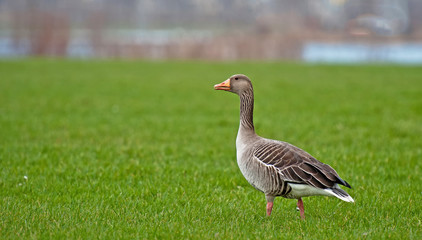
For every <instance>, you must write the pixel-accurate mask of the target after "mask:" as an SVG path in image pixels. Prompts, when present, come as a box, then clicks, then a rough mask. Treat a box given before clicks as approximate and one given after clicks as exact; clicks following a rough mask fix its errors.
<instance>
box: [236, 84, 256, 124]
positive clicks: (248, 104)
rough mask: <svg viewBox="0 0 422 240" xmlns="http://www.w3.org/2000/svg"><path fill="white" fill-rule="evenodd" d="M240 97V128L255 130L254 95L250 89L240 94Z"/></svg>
mask: <svg viewBox="0 0 422 240" xmlns="http://www.w3.org/2000/svg"><path fill="white" fill-rule="evenodd" d="M239 97H240V127H239V128H240V130H242V129H243V130H244V131H252V132H255V128H254V124H253V108H254V95H253V90H252V89H248V90H246V91H244V92H242V93H240V94H239Z"/></svg>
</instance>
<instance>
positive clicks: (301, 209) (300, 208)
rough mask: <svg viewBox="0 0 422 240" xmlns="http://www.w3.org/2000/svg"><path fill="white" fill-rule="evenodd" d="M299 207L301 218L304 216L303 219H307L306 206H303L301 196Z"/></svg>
mask: <svg viewBox="0 0 422 240" xmlns="http://www.w3.org/2000/svg"><path fill="white" fill-rule="evenodd" d="M297 207H298V208H299V211H300V218H302V219H303V220H305V208H304V207H303V201H302V198H299V199H298V200H297Z"/></svg>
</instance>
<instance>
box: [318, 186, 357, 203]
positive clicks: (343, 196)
mask: <svg viewBox="0 0 422 240" xmlns="http://www.w3.org/2000/svg"><path fill="white" fill-rule="evenodd" d="M333 190H334V191H333ZM324 191H326V192H328V193H329V194H331V195H332V196H334V197H336V198H338V199H341V200H343V201H345V202H355V200H353V198H352V197H351V196H350V195H349V194H347V193H346V192H345V191H343V190H341V189H340V190H338V189H330V188H326V189H324Z"/></svg>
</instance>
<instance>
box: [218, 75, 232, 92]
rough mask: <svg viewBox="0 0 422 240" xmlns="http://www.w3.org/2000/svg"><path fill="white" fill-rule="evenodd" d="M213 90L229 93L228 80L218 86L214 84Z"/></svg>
mask: <svg viewBox="0 0 422 240" xmlns="http://www.w3.org/2000/svg"><path fill="white" fill-rule="evenodd" d="M214 89H215V90H224V91H230V78H229V79H227V80H226V81H224V82H222V83H220V84H215V85H214Z"/></svg>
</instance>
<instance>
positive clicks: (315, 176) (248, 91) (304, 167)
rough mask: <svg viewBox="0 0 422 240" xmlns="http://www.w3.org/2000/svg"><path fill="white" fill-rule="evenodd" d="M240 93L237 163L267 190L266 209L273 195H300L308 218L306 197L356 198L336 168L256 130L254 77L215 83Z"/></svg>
mask: <svg viewBox="0 0 422 240" xmlns="http://www.w3.org/2000/svg"><path fill="white" fill-rule="evenodd" d="M214 89H215V90H224V91H228V92H232V93H235V94H237V95H239V98H240V124H239V130H238V133H237V137H236V158H237V164H238V166H239V168H240V171H241V172H242V174H243V176H244V177H245V178H246V180H247V181H248V182H249V183H250V184H251V185H252V186H253V187H254V188H256V189H257V190H259V191H261V192H263V193H264V194H265V198H266V201H267V206H266V212H267V215H268V216H270V215H271V211H272V208H273V205H274V198H275V197H278V196H281V197H284V198H289V199H297V209H298V210H299V211H300V217H301V219H305V209H304V206H303V200H302V198H303V197H308V196H318V195H319V196H331V197H337V198H339V199H341V200H343V201H346V202H354V200H353V198H352V197H351V196H350V195H349V194H348V193H347V192H346V191H344V190H343V189H341V188H340V187H339V185H343V186H346V187H348V188H351V186H350V185H349V184H348V183H347V182H346V181H345V180H343V179H341V178H340V176H339V175H338V174H337V172H336V171H335V170H334V169H333V168H332V167H330V166H329V165H327V164H324V163H322V162H320V161H318V160H317V159H315V158H314V157H313V156H311V155H310V154H309V153H307V152H305V151H304V150H302V149H300V148H298V147H296V146H294V145H292V144H290V143H287V142H283V141H277V140H271V139H266V138H263V137H260V136H258V135H257V134H256V133H255V127H254V124H253V109H254V92H253V87H252V82H251V80H250V79H249V78H248V77H247V76H245V75H243V74H236V75H233V76H231V77H230V78H228V79H227V80H226V81H224V82H222V83H220V84H216V85H214Z"/></svg>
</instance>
